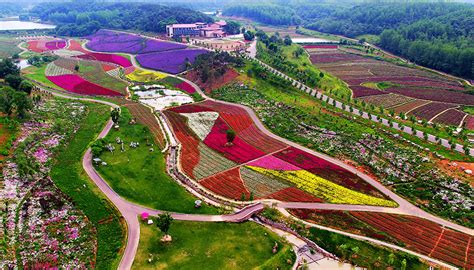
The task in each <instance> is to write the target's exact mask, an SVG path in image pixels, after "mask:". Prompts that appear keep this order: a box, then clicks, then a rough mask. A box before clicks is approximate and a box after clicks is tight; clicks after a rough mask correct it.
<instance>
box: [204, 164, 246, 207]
mask: <svg viewBox="0 0 474 270" xmlns="http://www.w3.org/2000/svg"><path fill="white" fill-rule="evenodd" d="M199 184H201V185H202V186H204V187H205V188H207V189H209V190H211V191H212V192H214V193H216V194H219V195H221V196H223V197H227V198H231V199H234V200H240V199H241V198H242V195H243V196H244V197H245V198H249V197H250V192H249V191H248V190H247V189H246V188H245V186H244V183H243V181H242V179H241V178H240V172H239V168H234V169H232V170H229V171H226V172H223V173H219V174H215V175H213V176H211V177H209V178H206V179H204V180H201V181H200V182H199Z"/></svg>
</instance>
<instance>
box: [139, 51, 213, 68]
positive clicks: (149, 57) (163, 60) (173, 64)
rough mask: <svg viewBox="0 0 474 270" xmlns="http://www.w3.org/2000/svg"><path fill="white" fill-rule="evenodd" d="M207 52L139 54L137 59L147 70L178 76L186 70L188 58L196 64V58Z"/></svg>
mask: <svg viewBox="0 0 474 270" xmlns="http://www.w3.org/2000/svg"><path fill="white" fill-rule="evenodd" d="M204 53H207V51H206V50H201V49H189V50H173V51H165V52H154V53H147V54H139V55H137V57H136V59H137V61H138V63H140V65H142V66H143V67H145V68H149V69H154V70H160V71H164V72H168V73H173V74H177V73H180V72H183V71H184V70H185V69H186V58H187V59H188V60H189V62H191V63H194V61H195V60H196V57H197V56H198V55H200V54H204Z"/></svg>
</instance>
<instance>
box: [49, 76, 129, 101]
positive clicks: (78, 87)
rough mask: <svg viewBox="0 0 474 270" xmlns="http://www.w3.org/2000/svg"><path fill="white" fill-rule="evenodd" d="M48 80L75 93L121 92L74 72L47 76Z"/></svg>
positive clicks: (108, 94)
mask: <svg viewBox="0 0 474 270" xmlns="http://www.w3.org/2000/svg"><path fill="white" fill-rule="evenodd" d="M47 78H48V80H50V81H51V82H53V83H54V84H56V85H57V86H59V87H61V88H63V89H65V90H67V91H69V92H73V93H76V94H81V95H92V96H120V95H121V94H120V93H118V92H115V91H113V90H110V89H108V88H105V87H102V86H100V85H97V84H94V83H91V82H89V81H86V80H84V79H83V78H82V77H81V76H78V75H74V74H67V75H59V76H47Z"/></svg>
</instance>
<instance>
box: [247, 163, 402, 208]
mask: <svg viewBox="0 0 474 270" xmlns="http://www.w3.org/2000/svg"><path fill="white" fill-rule="evenodd" d="M247 167H248V168H250V169H252V170H254V171H257V172H259V173H262V174H264V175H269V176H274V177H278V178H281V179H284V180H287V181H289V182H291V183H294V184H295V185H296V186H297V187H298V188H300V189H302V190H304V191H306V192H309V193H311V194H313V195H315V196H316V197H318V198H322V199H324V200H326V201H327V202H329V203H339V204H360V205H375V206H388V207H397V206H398V205H397V203H395V202H393V201H390V200H386V199H381V198H376V197H372V196H369V195H366V194H364V193H361V192H358V191H354V190H350V189H348V188H346V187H343V186H340V185H337V184H335V183H333V182H331V181H329V180H326V179H324V178H321V177H319V176H317V175H315V174H312V173H310V172H308V171H305V170H299V171H276V170H268V169H264V168H260V167H253V166H247Z"/></svg>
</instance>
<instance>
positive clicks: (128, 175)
mask: <svg viewBox="0 0 474 270" xmlns="http://www.w3.org/2000/svg"><path fill="white" fill-rule="evenodd" d="M131 119H132V117H131V115H130V113H129V111H128V109H126V108H122V113H121V116H120V120H119V123H118V124H119V126H120V128H119V129H118V130H115V129H113V130H111V131H110V133H109V134H108V135H107V137H106V138H105V139H104V140H100V141H97V142H96V143H95V144H94V146H99V145H100V146H101V148H100V150H99V151H98V152H96V153H95V155H96V156H97V157H100V159H101V160H103V161H104V162H106V163H107V165H98V166H96V168H97V170H98V171H99V173H100V174H101V175H102V176H103V177H104V179H106V180H107V182H108V183H109V184H110V185H111V187H112V188H113V189H114V190H115V191H116V192H117V193H118V194H120V195H121V196H123V197H124V198H126V199H128V200H130V201H132V202H135V203H138V204H141V205H144V206H148V207H152V208H155V209H160V210H166V211H173V212H182V213H202V214H211V213H216V212H217V210H216V209H215V208H211V207H208V206H206V205H203V206H202V207H201V208H198V209H196V208H194V201H195V200H196V199H195V198H194V197H193V196H192V195H191V194H189V193H187V191H186V190H185V189H184V188H183V187H181V186H180V185H179V184H178V183H176V182H175V181H174V180H173V179H172V178H171V177H170V176H169V175H168V174H167V173H166V164H165V157H164V155H163V154H162V153H161V151H160V148H159V147H158V146H156V145H155V141H154V139H153V137H154V136H153V134H152V133H151V132H150V131H149V129H148V128H147V127H146V126H144V125H142V124H130V121H131ZM117 141H120V142H123V151H122V144H121V143H117ZM109 149H114V150H113V151H110V150H109ZM152 149H153V150H152Z"/></svg>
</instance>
